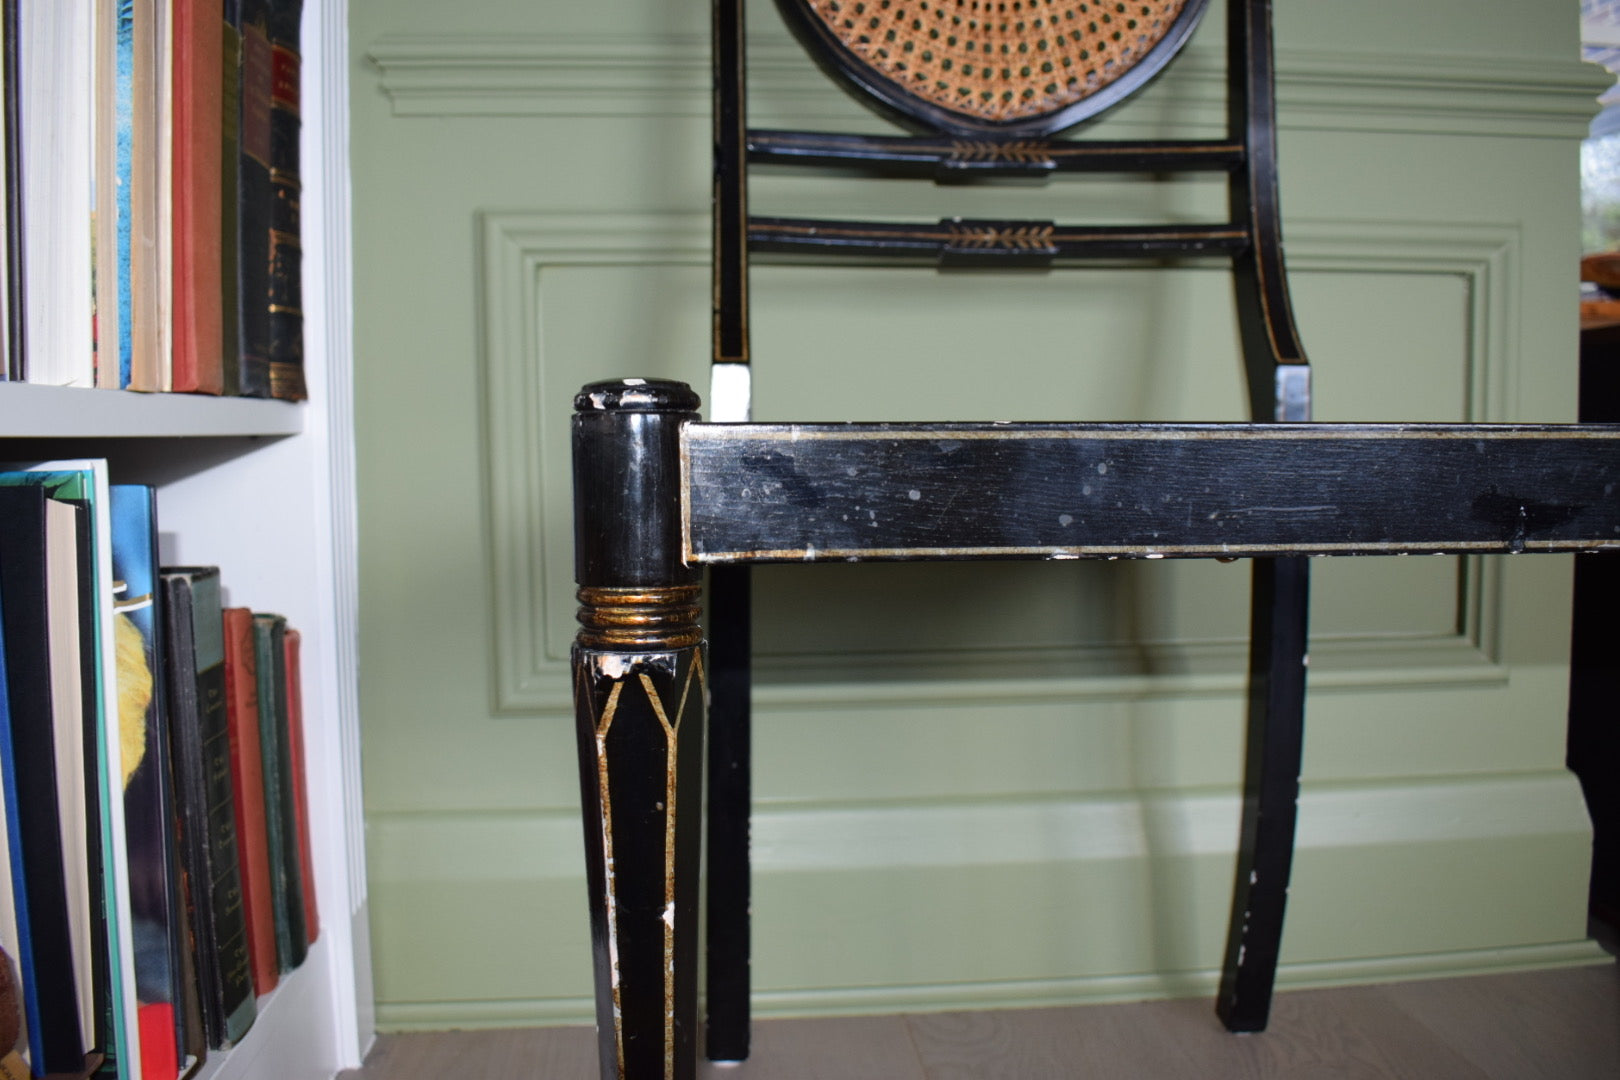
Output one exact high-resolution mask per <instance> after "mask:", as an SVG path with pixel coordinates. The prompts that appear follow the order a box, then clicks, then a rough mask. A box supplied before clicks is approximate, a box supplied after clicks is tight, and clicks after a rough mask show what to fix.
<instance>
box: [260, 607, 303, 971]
mask: <svg viewBox="0 0 1620 1080" xmlns="http://www.w3.org/2000/svg"><path fill="white" fill-rule="evenodd" d="M286 633H287V620H286V619H284V618H282V617H281V616H280V615H267V614H256V615H254V616H253V635H254V644H255V647H256V649H257V660H258V665H259V724H260V727H259V730H260V733H261V735H262V736H263V740H264V743H263V745H264V799H265V819H266V832H267V833H268V835H269V841H270V843H269V847H270V877H271V880H272V882H274V885H275V896H274V897H273V900H274V904H275V913H276V953H277V955H278V956H279V957H280V960H281V970H282V971H291V970H292V969H293V968H295V967H297V966H298V965H299V964H302V963H303V962H304V954H305V952H307V951H308V945H309V940H308V938H307V937H306V936H305V930H304V886H303V872H302V869H301V867H300V865H299V861H298V819H297V810H296V809H295V802H294V795H293V778H292V742H291V739H290V737H289V730H288V722H287V693H286V687H287V652H286V649H287V646H286Z"/></svg>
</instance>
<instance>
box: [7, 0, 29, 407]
mask: <svg viewBox="0 0 1620 1080" xmlns="http://www.w3.org/2000/svg"><path fill="white" fill-rule="evenodd" d="M19 2H20V0H0V51H3V55H0V63H3V64H4V65H5V67H4V71H3V72H0V144H3V149H4V162H3V165H4V172H5V191H4V194H3V196H0V197H3V198H4V205H5V218H6V231H5V250H4V251H3V252H0V259H3V260H4V268H5V270H4V272H5V304H6V309H5V323H4V325H3V326H0V333H3V334H4V335H5V354H6V362H5V377H6V378H7V379H12V380H17V381H21V380H23V379H26V378H27V377H28V373H27V369H26V367H25V365H24V362H23V361H24V358H25V357H26V356H27V355H28V349H27V336H28V319H27V311H28V306H27V299H28V296H27V293H28V290H27V279H26V278H25V276H24V275H23V207H22V173H23V167H22V113H21V104H20V102H21V98H22V94H21V92H20V90H21V86H22V80H21V79H20V78H19V77H18V71H19V64H18V60H17V51H18V50H17V41H18V25H17V8H18V6H19Z"/></svg>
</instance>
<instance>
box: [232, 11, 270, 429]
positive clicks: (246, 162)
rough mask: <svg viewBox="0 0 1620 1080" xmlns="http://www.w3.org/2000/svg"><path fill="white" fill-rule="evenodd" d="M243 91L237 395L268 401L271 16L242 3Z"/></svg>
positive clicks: (238, 165) (240, 143)
mask: <svg viewBox="0 0 1620 1080" xmlns="http://www.w3.org/2000/svg"><path fill="white" fill-rule="evenodd" d="M240 14H241V28H242V86H241V92H240V93H241V98H240V102H239V107H240V108H241V114H242V116H241V127H240V128H239V130H238V132H237V137H238V140H239V147H240V153H239V155H238V157H237V191H236V197H237V215H236V221H237V239H236V245H237V249H236V250H237V257H238V262H239V269H238V271H237V295H238V305H239V309H238V318H239V319H240V320H241V332H240V339H241V344H240V351H241V372H240V387H239V388H240V391H241V393H242V394H244V395H246V396H249V397H269V396H270V204H271V199H272V196H271V193H270V143H271V139H270V86H271V67H272V60H271V48H270V11H269V8H268V6H267V3H266V0H241V10H240Z"/></svg>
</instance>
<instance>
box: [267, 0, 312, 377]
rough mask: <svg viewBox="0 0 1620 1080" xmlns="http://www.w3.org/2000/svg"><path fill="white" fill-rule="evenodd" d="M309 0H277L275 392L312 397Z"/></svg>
mask: <svg viewBox="0 0 1620 1080" xmlns="http://www.w3.org/2000/svg"><path fill="white" fill-rule="evenodd" d="M303 7H304V4H303V0H271V4H270V45H271V49H272V57H271V95H270V101H271V108H270V186H271V189H272V196H273V199H272V202H271V208H270V395H271V396H272V397H277V398H283V399H285V400H287V401H302V400H304V399H305V398H306V397H308V396H309V395H308V391H307V390H306V388H305V384H304V306H303V305H304V299H303V262H304V249H303V240H302V229H303V226H302V224H301V223H300V201H301V198H302V194H301V193H302V185H301V181H300V169H299V162H298V133H299V127H300V124H301V119H300V113H299V85H300V80H301V63H302V56H301V51H300V40H299V26H300V23H301V22H302V17H303Z"/></svg>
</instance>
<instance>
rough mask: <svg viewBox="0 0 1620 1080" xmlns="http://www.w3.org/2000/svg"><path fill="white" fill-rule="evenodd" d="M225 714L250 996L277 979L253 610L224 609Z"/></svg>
mask: <svg viewBox="0 0 1620 1080" xmlns="http://www.w3.org/2000/svg"><path fill="white" fill-rule="evenodd" d="M224 627H225V683H226V716H227V722H228V724H229V730H230V749H231V788H232V793H233V795H234V797H235V800H236V804H235V819H236V849H237V855H238V860H237V865H238V866H239V867H240V869H241V874H242V914H243V918H244V920H245V922H246V924H247V931H248V933H247V940H248V958H249V960H250V962H251V964H252V970H253V990H254V993H255V994H268V993H269V992H270V991H271V990H273V989H275V987H276V984H277V983H278V982H279V981H280V978H281V973H280V967H279V965H278V962H277V959H276V925H275V914H274V907H273V904H274V901H273V899H272V891H273V885H272V882H271V877H270V852H269V847H268V843H269V841H268V836H267V834H266V831H265V827H266V820H265V801H264V797H265V791H264V761H263V750H262V743H261V737H260V733H259V688H258V664H257V662H256V658H255V656H254V650H253V614H252V612H250V611H248V609H246V608H226V609H225V613H224Z"/></svg>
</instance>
